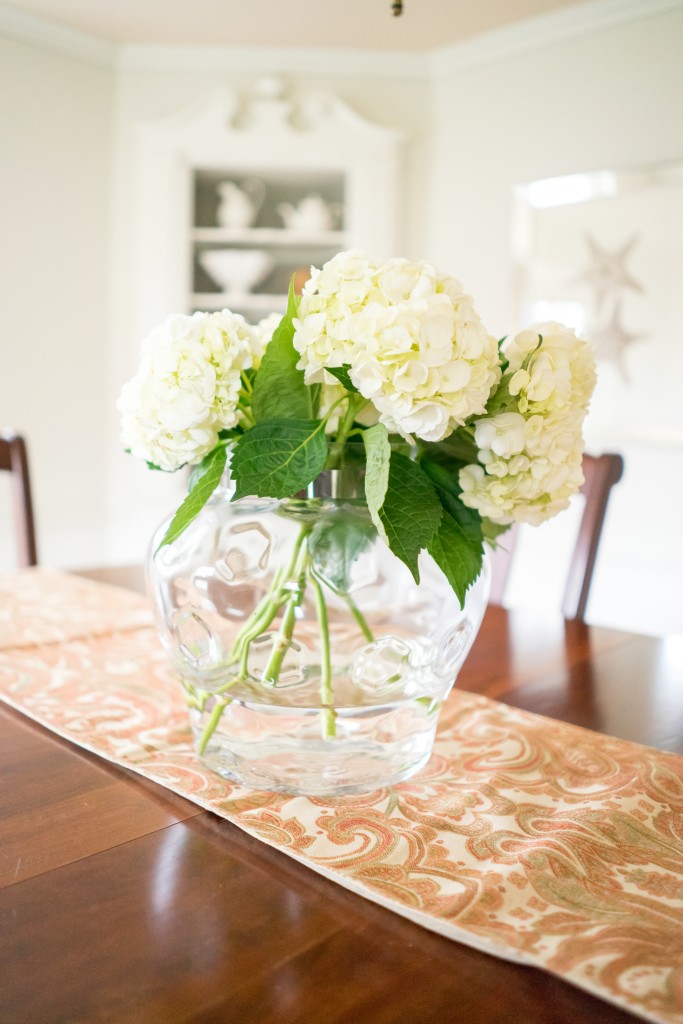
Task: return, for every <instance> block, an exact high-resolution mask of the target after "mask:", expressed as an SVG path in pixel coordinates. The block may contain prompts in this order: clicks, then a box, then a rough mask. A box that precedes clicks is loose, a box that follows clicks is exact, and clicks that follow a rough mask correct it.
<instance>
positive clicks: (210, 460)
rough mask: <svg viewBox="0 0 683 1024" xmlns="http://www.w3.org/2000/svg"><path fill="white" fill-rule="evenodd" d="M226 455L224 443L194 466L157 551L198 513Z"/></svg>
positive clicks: (212, 490) (169, 541)
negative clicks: (186, 489)
mask: <svg viewBox="0 0 683 1024" xmlns="http://www.w3.org/2000/svg"><path fill="white" fill-rule="evenodd" d="M227 457H228V455H227V451H226V449H225V445H220V446H219V447H218V448H214V449H213V451H212V452H209V454H208V455H207V456H205V458H203V459H202V461H201V462H200V463H199V465H198V466H197V467H196V468H195V470H194V471H193V474H192V477H191V478H190V491H189V493H188V495H187V497H186V498H185V500H184V501H183V503H182V505H181V506H180V507H179V508H178V510H177V512H176V514H175V515H174V516H173V519H172V520H171V523H170V525H169V527H168V530H167V531H166V533H165V534H164V537H163V539H162V541H161V544H160V545H159V547H158V548H157V551H159V549H160V548H163V547H164V546H165V545H166V544H171V543H172V542H173V541H174V540H176V538H177V537H179V536H180V534H181V533H182V532H183V530H184V529H186V527H188V526H189V525H190V523H191V522H192V520H193V519H195V518H196V517H197V516H198V515H199V513H200V512H201V510H202V509H203V508H204V506H205V505H206V503H207V501H208V500H209V498H210V497H211V495H212V494H213V492H214V491H215V490H216V487H217V486H218V484H219V482H220V479H221V476H222V475H223V470H224V469H225V463H226V460H227ZM155 554H156V552H155Z"/></svg>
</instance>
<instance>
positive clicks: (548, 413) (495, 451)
mask: <svg viewBox="0 0 683 1024" xmlns="http://www.w3.org/2000/svg"><path fill="white" fill-rule="evenodd" d="M503 352H504V355H505V357H506V359H507V360H508V361H509V362H508V366H507V368H506V372H505V375H504V377H503V380H502V383H501V386H500V391H499V393H498V394H499V395H501V396H502V409H501V411H500V412H497V413H496V414H495V415H492V416H488V417H486V418H483V419H479V420H477V421H475V424H474V439H475V443H476V445H477V448H478V449H479V456H478V458H479V464H473V465H468V466H466V467H465V468H464V469H461V470H460V474H459V479H460V486H461V488H462V500H463V502H464V503H465V504H466V505H468V506H469V507H470V508H474V509H477V510H478V511H479V512H480V514H481V515H482V516H486V517H487V518H488V519H491V520H493V521H494V522H496V523H500V524H509V523H512V522H524V523H531V524H533V525H538V524H539V523H541V522H544V521H545V520H546V519H549V518H550V517H551V516H553V515H555V514H556V513H557V512H560V511H562V509H564V508H566V507H567V506H568V504H569V499H570V498H571V496H572V495H573V494H575V493H576V491H577V490H578V489H579V487H580V486H581V484H582V483H583V472H582V469H581V462H582V455H583V437H582V428H583V421H584V417H585V414H586V411H587V409H588V404H589V401H590V397H591V394H592V392H593V388H594V386H595V360H594V357H593V353H592V350H591V348H590V346H589V345H588V344H587V343H586V342H583V341H579V339H578V338H577V337H576V335H575V334H574V332H573V331H571V330H569V329H568V328H566V327H563V326H562V325H561V324H557V323H544V324H536V325H534V326H533V327H530V328H528V329H527V330H525V331H522V332H521V333H520V334H518V335H517V336H516V337H515V338H514V339H512V340H511V341H510V342H508V344H507V345H506V346H505V347H504V350H503ZM497 399H498V395H496V396H494V403H496V404H497Z"/></svg>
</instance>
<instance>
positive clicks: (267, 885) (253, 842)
mask: <svg viewBox="0 0 683 1024" xmlns="http://www.w3.org/2000/svg"><path fill="white" fill-rule="evenodd" d="M90 575H92V576H94V577H95V578H99V579H101V580H103V581H106V582H114V583H119V584H122V585H125V586H130V587H133V588H139V587H141V585H142V577H141V574H139V573H137V572H134V571H127V570H118V571H116V570H110V571H105V570H103V571H100V572H96V573H92V574H90ZM458 686H460V687H461V688H463V689H465V690H469V691H474V692H477V693H481V694H485V695H487V696H489V697H491V698H494V699H495V700H500V701H503V702H506V703H509V704H512V705H515V706H518V707H521V708H524V709H526V710H530V711H535V712H538V713H540V714H543V715H547V716H550V717H552V718H556V719H562V720H565V721H568V722H573V723H575V724H578V725H581V726H585V727H587V728H589V729H594V730H597V731H600V732H605V733H610V734H612V735H616V736H620V737H623V738H625V739H630V740H636V741H640V742H642V743H646V744H649V745H651V746H654V747H659V748H661V749H664V750H673V751H678V752H683V637H670V638H662V639H656V638H651V637H644V636H638V635H635V634H632V633H627V632H620V631H615V630H610V629H604V628H599V627H592V626H587V625H585V624H583V623H581V622H565V621H563V620H562V619H561V618H560V617H559V615H556V614H553V613H551V612H548V613H543V614H539V613H538V612H528V611H525V612H506V611H505V610H503V609H502V608H498V607H490V608H489V610H488V611H487V614H486V617H485V620H484V623H483V626H482V629H481V632H480V634H479V637H478V639H477V642H476V644H475V646H474V648H473V650H472V652H471V654H470V656H469V658H468V660H467V663H466V665H465V667H464V669H463V670H462V672H461V675H460V678H459V680H458ZM0 772H1V773H2V780H3V784H2V787H1V788H0V809H1V813H0V887H1V888H0V1021H1V1022H2V1024H56V1022H60V1024H67V1022H68V1024H119V1022H121V1024H123V1022H125V1024H176V1022H181V1021H182V1022H193V1024H212V1022H223V1021H225V1022H234V1024H257V1022H258V1024H267V1022H274V1024H455V1022H458V1024H460V1022H468V1024H494V1022H495V1024H517V1022H519V1024H550V1022H552V1024H576V1022H583V1021H587V1022H591V1024H600V1022H604V1024H617V1022H626V1021H633V1020H635V1019H636V1018H634V1017H633V1016H632V1015H630V1014H629V1013H626V1012H624V1011H623V1010H620V1009H617V1008H615V1007H613V1006H611V1005H609V1004H607V1003H604V1002H602V1001H600V1000H598V999H596V998H594V997H592V996H591V995H588V994H587V993H585V992H583V991H581V990H579V989H577V988H574V987H573V986H571V985H569V984H567V983H565V982H563V981H560V980H558V979H557V978H555V977H553V976H551V975H549V974H546V973H544V972H542V971H540V970H537V969H534V968H530V967H524V966H519V965H516V964H512V963H509V962H507V961H504V960H500V959H497V958H494V957H492V956H488V955H486V954H484V953H480V952H477V951H476V950H473V949H470V948H469V947H467V946H464V945H461V944H459V943H457V942H454V941H452V940H450V939H446V938H442V937H440V936H439V935H436V934H433V933H432V932H429V931H426V930H424V929H423V928H421V927H419V926H418V925H416V924H413V923H412V922H410V921H408V920H406V919H404V918H402V917H399V916H398V915H396V914H394V913H392V912H391V911H390V910H385V909H383V908H382V907H380V906H377V905H375V904H373V903H370V902H368V901H366V900H364V899H362V898H361V897H359V896H356V895H354V894H352V893H350V892H347V891H346V890H345V889H343V888H342V887H341V886H339V885H337V884H335V883H333V882H331V881H328V880H327V879H325V878H323V877H321V876H320V875H317V874H316V873H314V872H313V871H311V870H309V869H308V868H307V867H305V866H304V865H302V864H299V863H296V862H294V861H293V860H291V859H290V858H288V857H287V856H285V855H283V854H282V853H280V852H278V851H276V850H274V849H271V848H270V847H268V846H266V845H265V844H263V843H261V842H260V841H258V840H257V839H254V838H252V837H250V836H249V835H247V834H245V833H244V832H242V831H241V830H240V829H238V828H237V827H236V826H235V825H233V824H231V823H230V822H228V821H225V820H223V819H221V818H218V817H216V816H214V815H213V814H211V813H209V812H206V811H204V810H202V809H201V808H200V807H198V806H197V805H195V804H193V803H190V802H188V801H187V800H185V799H183V798H181V797H178V796H175V795H174V794H172V793H170V792H169V791H168V790H165V789H162V788H160V787H159V786H157V785H156V784H154V783H152V782H149V781H147V780H145V779H144V778H141V777H140V776H138V775H133V774H132V773H130V772H128V771H126V770H125V769H123V768H119V767H117V766H114V765H111V764H109V763H106V762H104V761H103V760H101V759H99V758H98V757H96V756H94V755H91V754H89V753H88V752H86V751H84V750H82V749H80V748H77V747H75V746H73V745H72V744H70V743H69V742H67V741H65V740H62V739H60V738H59V737H57V736H55V735H54V734H52V733H49V732H48V731H46V730H45V729H43V728H42V727H40V726H39V725H36V724H35V723H33V722H31V721H29V720H28V719H26V718H24V717H23V716H22V715H21V714H19V713H17V712H14V711H12V710H10V709H9V708H1V709H0Z"/></svg>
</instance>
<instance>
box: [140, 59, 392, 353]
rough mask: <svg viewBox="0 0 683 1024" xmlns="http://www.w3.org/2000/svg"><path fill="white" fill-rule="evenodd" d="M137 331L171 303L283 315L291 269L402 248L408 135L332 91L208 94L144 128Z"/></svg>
mask: <svg viewBox="0 0 683 1024" xmlns="http://www.w3.org/2000/svg"><path fill="white" fill-rule="evenodd" d="M139 143H140V145H139V158H140V163H139V173H138V180H139V196H138V198H139V206H138V227H139V240H140V248H139V260H138V265H137V274H136V281H137V286H138V302H137V307H138V317H137V318H136V319H137V321H138V327H139V331H140V332H141V333H144V332H146V331H147V330H148V329H149V328H150V327H152V326H154V325H155V324H156V323H159V322H160V321H161V320H163V319H164V317H165V316H166V315H168V314H169V313H171V312H179V311H188V312H189V311H192V310H195V309H203V310H211V309H222V308H223V307H228V308H229V309H232V310H233V311H234V312H239V313H242V314H243V315H244V316H245V317H246V318H247V319H248V320H250V321H252V322H256V321H258V320H259V319H261V318H262V317H264V316H266V315H268V314H269V313H272V312H282V311H284V308H285V304H286V293H287V289H288V286H289V281H290V278H291V276H292V274H295V275H296V278H295V280H296V282H297V284H298V285H299V286H300V285H301V284H302V283H303V281H304V280H305V278H306V276H307V272H308V269H309V268H310V266H311V265H314V266H320V265H321V264H322V263H323V262H325V260H327V259H329V258H330V257H331V256H333V255H334V254H335V253H336V252H339V251H340V250H341V249H348V248H358V249H362V250H364V251H366V252H367V253H368V255H372V256H375V257H386V256H390V255H392V254H394V252H395V251H396V235H397V212H398V193H399V165H400V150H401V137H400V134H399V133H398V132H396V131H394V130H393V129H388V128H385V127H380V126H377V125H374V124H371V123H370V122H368V121H366V120H365V119H364V118H362V117H360V116H359V115H358V114H357V113H356V112H355V111H353V110H352V109H351V108H350V107H348V106H347V105H346V104H345V103H344V102H342V101H341V100H340V99H339V98H338V97H335V96H331V95H329V94H321V93H315V94H306V95H300V96H297V97H292V98H288V97H286V96H285V94H284V90H283V87H282V84H281V82H280V81H279V80H275V79H267V80H262V81H261V82H260V83H259V84H258V86H257V89H256V91H255V94H254V95H253V96H251V97H250V98H248V99H246V100H245V99H244V98H243V97H240V96H238V95H237V93H234V92H229V91H224V92H221V93H218V94H213V95H211V96H209V97H207V98H206V99H205V101H204V102H202V103H200V104H199V105H197V106H195V107H194V108H192V109H189V110H185V111H183V112H181V113H180V114H178V115H177V116H174V117H172V118H167V119H164V120H163V121H156V122H152V123H146V124H144V125H142V126H141V128H140V135H139Z"/></svg>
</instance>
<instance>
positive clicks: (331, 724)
mask: <svg viewBox="0 0 683 1024" xmlns="http://www.w3.org/2000/svg"><path fill="white" fill-rule="evenodd" d="M311 583H312V584H313V593H314V595H315V609H316V613H317V615H318V625H319V626H320V701H321V703H322V704H325V705H327V707H324V708H323V709H322V712H321V714H322V721H323V739H331V738H332V737H334V736H336V734H337V727H336V721H335V719H336V712H335V710H334V708H333V707H332V704H333V703H334V694H333V692H332V657H331V652H330V625H329V620H328V617H327V605H326V603H325V596H324V594H323V590H322V587H321V586H320V583H319V582H318V580H317V579H316V578H315V576H313V575H311Z"/></svg>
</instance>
